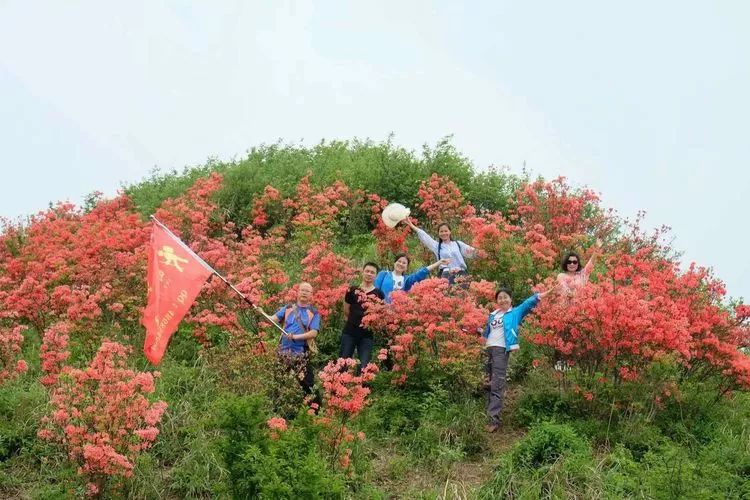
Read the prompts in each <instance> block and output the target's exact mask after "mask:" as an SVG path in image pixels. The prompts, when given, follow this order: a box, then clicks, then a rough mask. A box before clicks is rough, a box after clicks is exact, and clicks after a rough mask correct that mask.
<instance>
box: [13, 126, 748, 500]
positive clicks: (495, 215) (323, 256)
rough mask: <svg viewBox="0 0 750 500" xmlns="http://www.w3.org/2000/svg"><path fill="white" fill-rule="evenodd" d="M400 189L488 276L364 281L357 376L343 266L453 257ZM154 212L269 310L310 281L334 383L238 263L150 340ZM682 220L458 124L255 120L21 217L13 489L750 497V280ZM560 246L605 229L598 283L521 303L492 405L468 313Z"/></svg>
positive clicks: (512, 287) (78, 493)
mask: <svg viewBox="0 0 750 500" xmlns="http://www.w3.org/2000/svg"><path fill="white" fill-rule="evenodd" d="M573 181H575V180H573ZM389 202H399V203H403V204H404V205H407V206H409V207H411V208H412V216H413V217H414V220H415V221H416V222H418V224H419V225H420V226H421V227H423V228H425V229H426V230H427V231H428V232H429V233H430V234H433V235H436V234H437V230H438V226H439V225H440V224H441V223H442V222H447V223H449V224H450V226H451V228H452V236H453V237H454V238H455V239H460V240H462V241H464V242H466V243H467V244H470V245H472V246H473V247H475V248H476V249H478V253H479V255H478V257H477V258H475V259H471V260H470V261H468V266H469V272H470V274H471V283H470V284H469V285H466V286H452V287H451V286H448V284H447V282H446V280H443V279H439V278H437V277H436V276H435V273H432V275H431V276H430V278H428V279H426V280H424V281H421V282H419V283H417V284H416V285H415V286H414V288H412V290H411V291H410V292H409V293H408V294H404V293H403V292H396V294H395V295H394V300H393V304H392V305H390V306H382V305H381V306H373V308H372V309H368V312H369V314H368V315H367V316H366V319H365V321H366V322H368V324H369V325H370V328H371V329H372V330H373V331H374V332H375V347H374V350H373V353H374V356H373V358H374V360H373V361H374V365H376V367H375V368H372V370H371V371H370V370H366V371H365V374H364V375H362V376H357V375H356V374H355V367H354V366H348V365H346V364H345V363H344V362H342V361H337V358H338V352H339V344H340V336H341V330H342V327H343V326H344V315H343V307H344V306H343V298H344V294H345V293H346V290H347V288H348V286H349V284H352V283H358V280H359V272H360V269H361V267H362V265H363V264H364V263H365V262H368V261H372V262H375V263H377V264H378V265H379V266H380V267H381V268H388V269H390V268H391V267H392V265H393V261H394V257H395V256H396V255H397V254H399V253H401V252H408V254H409V255H410V257H411V262H410V268H411V270H412V271H415V270H417V269H419V268H420V267H422V266H424V265H427V264H430V263H432V262H433V261H434V260H435V259H434V257H433V256H432V254H431V253H430V252H428V251H427V250H426V249H425V248H424V247H423V246H422V245H420V243H419V241H418V240H417V238H416V236H414V235H413V234H412V233H411V232H410V231H409V229H408V227H406V226H404V225H399V226H398V227H397V228H395V229H389V228H387V227H385V226H384V224H383V223H382V221H380V218H379V214H380V212H381V211H382V209H383V207H384V206H385V205H386V204H387V203H389ZM152 214H155V215H156V217H158V219H159V220H161V221H162V222H163V223H164V224H166V225H167V226H169V227H170V228H171V229H172V230H173V231H174V232H175V233H176V234H178V235H179V236H180V237H181V238H182V239H183V240H184V241H185V242H187V243H188V244H189V245H190V247H191V248H192V249H193V250H194V251H195V252H196V253H197V254H199V255H200V256H201V257H202V258H204V259H205V260H206V261H207V262H208V263H209V264H210V265H212V266H213V267H215V268H216V269H217V270H219V271H220V272H222V273H223V274H224V275H225V276H226V277H227V278H228V279H229V280H230V281H231V282H233V283H234V284H236V286H237V288H238V289H239V290H240V291H242V292H243V293H244V294H246V295H247V296H248V297H249V298H250V299H251V300H252V301H253V302H254V303H256V304H258V305H260V306H262V307H263V309H265V310H266V311H268V312H275V311H276V310H278V309H279V307H281V306H282V305H284V304H286V303H290V302H291V301H293V300H294V298H295V297H296V293H297V284H298V283H299V282H300V281H307V282H309V283H310V284H311V285H312V286H313V290H314V293H313V304H314V305H315V306H316V308H317V310H318V311H319V313H320V317H321V329H320V334H319V335H318V337H317V339H316V340H317V344H318V346H319V349H320V352H319V353H318V354H317V355H316V356H314V358H313V360H312V364H313V366H314V371H315V373H316V381H317V391H318V393H319V394H320V396H321V400H320V408H318V409H317V410H318V411H311V408H310V407H309V406H308V403H309V401H308V402H306V401H303V393H302V391H301V390H300V387H299V385H298V383H297V381H296V380H295V379H294V376H293V375H292V374H290V373H289V371H288V370H287V369H285V368H284V366H283V364H282V363H281V362H280V361H279V360H278V358H277V356H276V349H277V344H278V342H279V339H278V337H277V335H276V332H275V330H274V329H273V328H272V327H270V326H269V325H268V323H267V322H265V321H264V320H263V319H262V318H261V317H260V316H259V315H258V314H257V313H256V312H254V311H253V309H252V308H251V307H250V306H249V305H247V304H246V303H243V302H242V301H240V300H238V298H237V296H236V295H235V294H234V293H233V292H231V290H228V289H227V287H226V286H225V285H224V283H222V282H221V281H220V280H219V279H215V278H213V279H210V280H209V281H208V282H207V283H206V284H205V285H204V287H203V289H202V291H201V293H200V295H199V296H198V299H197V300H196V302H195V304H194V305H193V307H192V308H191V310H190V312H189V314H188V315H187V316H186V318H185V320H184V321H183V322H182V323H181V325H180V327H179V330H178V331H177V332H176V333H175V334H174V336H173V337H172V340H171V343H170V345H169V348H168V350H167V353H166V356H165V357H164V359H163V360H162V362H161V363H160V364H159V366H158V367H153V366H151V365H150V364H149V363H148V362H147V361H146V359H145V357H144V356H143V354H142V348H143V343H144V335H145V332H144V328H143V326H141V324H140V318H141V314H142V311H143V308H144V307H145V304H146V296H147V287H146V280H145V279H146V263H147V250H148V246H149V238H150V234H151V223H150V221H149V219H148V217H149V216H150V215H152ZM663 236H664V234H663V232H662V231H656V232H654V233H652V234H646V233H644V232H643V231H642V230H641V229H640V228H639V226H638V221H626V220H622V219H620V218H618V217H617V216H616V215H615V214H614V213H612V212H611V211H610V210H607V208H606V207H604V206H602V204H601V201H600V199H599V196H598V195H597V194H596V193H595V192H593V191H591V190H588V189H578V188H574V187H571V185H570V184H568V182H567V181H566V180H565V179H562V178H560V179H555V180H544V179H529V178H527V177H523V176H519V175H515V174H513V173H510V172H508V171H505V170H489V171H486V172H481V173H480V172H477V171H475V170H474V169H473V168H472V165H471V162H470V161H469V160H468V159H467V158H466V157H464V156H463V155H462V154H460V153H459V152H458V151H456V150H455V148H454V147H453V146H452V145H451V144H450V142H447V141H442V142H439V143H438V144H437V145H436V146H434V147H425V148H424V150H423V151H422V152H421V154H419V155H417V154H415V153H413V152H410V151H407V150H404V149H403V148H400V147H398V146H396V145H394V144H392V143H390V142H385V143H371V142H357V141H354V142H338V141H334V142H326V143H321V144H319V145H317V146H315V147H311V148H305V147H298V146H285V145H281V144H277V145H271V146H262V147H258V148H254V149H252V150H251V151H250V152H249V153H248V155H247V156H246V157H245V158H244V159H242V160H238V161H235V162H230V163H219V162H209V163H208V164H206V165H203V166H200V167H194V168H189V169H186V170H185V171H183V172H171V173H158V172H157V173H154V174H153V175H152V176H151V177H150V178H148V179H145V180H143V181H142V182H140V183H138V184H134V185H131V186H128V187H127V188H126V189H124V192H123V193H122V194H121V195H119V196H118V197H116V198H114V199H103V198H100V197H98V196H92V197H90V198H89V200H88V201H87V202H86V203H85V206H83V207H74V206H72V205H69V204H57V205H55V206H54V207H53V208H51V209H49V210H47V211H45V212H42V213H39V214H37V215H34V216H32V217H30V218H29V219H28V220H26V221H23V222H10V221H6V222H5V223H4V226H3V229H2V234H1V235H0V497H2V498H78V497H83V496H91V497H102V498H147V499H151V498H487V499H489V498H502V497H505V496H511V497H514V498H539V497H545V498H566V497H567V498H569V497H574V498H605V497H606V498H624V497H639V498H747V497H749V496H750V396H749V395H748V392H747V390H748V388H750V357H748V354H747V353H748V348H750V325H749V322H748V318H749V317H750V307H748V306H746V305H742V304H739V303H736V302H732V301H731V300H730V299H729V298H727V297H726V296H725V294H726V292H725V290H724V287H723V284H722V282H721V281H720V280H719V279H717V278H716V277H714V276H712V274H711V272H710V271H709V270H708V269H707V268H705V267H702V266H700V265H696V264H693V265H689V266H683V265H682V264H683V263H681V262H680V261H679V258H678V257H677V256H676V255H675V252H673V251H672V249H670V248H669V247H668V246H667V245H666V244H665V243H664V240H665V238H664V237H663ZM597 240H599V241H601V242H602V248H601V252H599V251H598V250H596V248H597V247H596V244H595V242H597ZM568 251H576V252H577V253H578V254H579V255H580V256H581V257H582V260H584V261H587V260H588V259H589V258H590V257H592V255H594V254H595V253H597V258H595V265H594V268H593V271H592V273H591V279H590V283H588V284H586V285H584V286H582V287H581V288H580V289H579V290H578V291H577V292H576V293H575V295H571V296H568V295H564V294H561V293H560V292H559V291H555V292H553V293H552V294H550V295H549V296H546V297H545V298H544V299H543V300H542V301H541V303H540V305H539V306H537V308H536V309H534V311H533V312H532V313H531V314H530V315H529V316H528V317H527V319H526V321H525V323H524V325H523V326H522V327H521V330H520V337H521V348H520V350H519V351H516V352H515V353H513V355H511V356H510V365H509V368H508V391H507V394H506V402H505V408H504V410H503V413H502V415H503V425H502V426H501V428H500V430H499V431H498V432H496V433H488V432H486V429H485V426H486V423H487V419H486V416H485V397H486V388H485V375H484V370H485V367H484V357H483V348H482V347H483V346H482V341H481V336H480V335H478V334H477V333H476V331H477V329H478V328H483V327H484V325H485V322H486V321H487V315H488V313H489V312H490V311H491V310H492V309H494V308H495V307H496V306H495V305H494V297H495V290H496V289H497V288H498V287H500V286H502V287H507V288H508V289H509V291H510V292H511V295H512V297H513V300H514V302H515V303H519V302H521V301H523V299H525V298H527V297H528V296H530V295H531V294H532V293H534V292H539V291H542V290H547V289H549V288H552V287H553V286H554V285H555V283H556V276H557V274H558V273H559V272H560V265H561V264H560V261H561V258H562V257H563V256H564V255H565V254H566V252H568ZM599 253H601V255H599ZM706 264H710V263H706Z"/></svg>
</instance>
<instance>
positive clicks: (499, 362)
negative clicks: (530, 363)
mask: <svg viewBox="0 0 750 500" xmlns="http://www.w3.org/2000/svg"><path fill="white" fill-rule="evenodd" d="M552 290H554V288H553V289H551V290H547V291H546V292H543V293H535V294H534V295H532V296H531V297H529V298H528V299H526V300H524V301H523V302H522V303H521V304H520V305H518V306H517V307H512V305H513V300H512V299H511V292H510V290H508V289H507V288H500V289H499V290H498V291H497V292H496V293H495V302H496V303H497V309H495V310H494V311H492V312H491V313H490V316H489V318H488V319H487V325H486V326H485V328H484V332H483V333H482V336H483V337H484V338H485V340H486V342H485V347H486V350H487V367H488V371H489V375H490V389H489V394H488V398H487V416H488V417H489V420H490V422H489V424H488V425H487V432H495V431H496V430H497V429H498V428H499V427H500V412H502V410H503V398H504V397H505V377H506V372H507V370H508V360H509V359H510V352H511V351H514V350H516V349H518V347H519V346H518V329H519V327H520V326H521V323H522V322H523V319H524V318H525V317H526V315H527V314H529V313H530V312H531V310H532V309H534V307H536V305H537V304H538V303H539V300H540V299H541V298H542V297H544V296H546V295H547V294H548V293H550V292H551V291H552Z"/></svg>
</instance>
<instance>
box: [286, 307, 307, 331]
mask: <svg viewBox="0 0 750 500" xmlns="http://www.w3.org/2000/svg"><path fill="white" fill-rule="evenodd" d="M311 309H312V308H310V309H307V324H305V322H304V321H302V318H301V317H300V314H299V309H298V308H297V304H294V305H293V306H292V307H291V308H290V307H287V308H286V311H284V323H285V324H286V323H287V322H288V319H289V316H292V315H294V318H293V319H294V321H296V322H297V324H298V325H299V326H301V327H302V331H304V332H308V331H309V330H310V325H311V324H312V320H313V318H314V317H315V313H314V312H313V311H312V310H311Z"/></svg>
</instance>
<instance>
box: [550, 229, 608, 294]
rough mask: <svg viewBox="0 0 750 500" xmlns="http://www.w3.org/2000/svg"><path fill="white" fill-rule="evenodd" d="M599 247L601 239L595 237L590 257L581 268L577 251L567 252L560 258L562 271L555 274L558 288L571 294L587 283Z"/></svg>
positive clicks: (599, 249)
mask: <svg viewBox="0 0 750 500" xmlns="http://www.w3.org/2000/svg"><path fill="white" fill-rule="evenodd" d="M601 247H602V241H601V240H600V239H597V240H596V248H594V252H593V253H592V254H591V258H590V259H589V261H588V262H587V263H586V266H585V267H583V268H581V257H580V256H579V255H578V254H577V253H575V252H569V253H568V254H567V255H566V256H565V258H564V259H563V260H562V270H563V272H562V273H560V274H558V275H557V282H558V283H560V288H561V289H562V291H563V292H565V293H568V294H573V293H575V291H576V290H577V289H578V288H579V287H581V286H583V285H585V284H586V283H588V281H589V276H591V271H592V270H593V269H594V264H596V258H597V257H598V255H599V252H600V251H601Z"/></svg>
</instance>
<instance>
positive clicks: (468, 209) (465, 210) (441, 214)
mask: <svg viewBox="0 0 750 500" xmlns="http://www.w3.org/2000/svg"><path fill="white" fill-rule="evenodd" d="M418 194H419V198H420V199H421V200H422V203H420V204H419V210H420V211H421V212H422V213H424V214H425V216H427V220H428V222H429V223H430V224H431V225H432V226H437V225H438V224H440V223H441V222H447V223H449V224H450V223H455V222H458V221H460V220H461V219H463V218H465V217H470V216H473V215H474V213H475V210H474V207H472V206H471V205H469V204H467V203H465V202H464V197H463V195H462V194H461V191H460V190H459V189H458V186H456V184H455V183H454V182H453V181H451V180H450V179H449V178H447V177H441V176H439V175H438V174H434V173H433V174H432V175H431V176H430V178H429V179H428V180H426V181H423V182H422V184H421V185H420V187H419V192H418Z"/></svg>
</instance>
